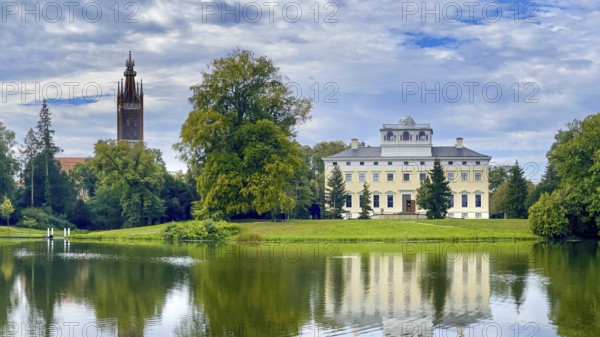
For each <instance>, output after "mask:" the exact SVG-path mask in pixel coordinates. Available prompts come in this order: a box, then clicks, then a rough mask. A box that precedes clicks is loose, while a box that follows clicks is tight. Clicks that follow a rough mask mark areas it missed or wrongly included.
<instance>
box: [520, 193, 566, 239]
mask: <svg viewBox="0 0 600 337" xmlns="http://www.w3.org/2000/svg"><path fill="white" fill-rule="evenodd" d="M529 226H530V227H531V231H532V232H533V234H536V235H540V236H543V237H547V238H550V239H561V238H564V237H566V236H567V235H569V234H570V232H571V230H570V228H569V220H568V219H567V209H566V208H565V206H564V200H563V198H562V197H561V195H560V192H559V191H555V192H554V193H552V194H548V193H544V194H542V196H541V197H540V199H539V200H538V201H537V202H536V203H535V204H533V206H531V207H530V208H529Z"/></svg>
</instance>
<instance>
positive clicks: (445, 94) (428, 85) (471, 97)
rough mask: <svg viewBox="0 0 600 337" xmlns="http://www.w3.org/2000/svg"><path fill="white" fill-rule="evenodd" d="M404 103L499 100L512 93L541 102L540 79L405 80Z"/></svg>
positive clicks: (513, 96) (519, 98) (521, 99)
mask: <svg viewBox="0 0 600 337" xmlns="http://www.w3.org/2000/svg"><path fill="white" fill-rule="evenodd" d="M401 86H402V103H411V102H412V103H418V102H420V103H442V102H443V103H466V102H468V103H475V102H485V103H498V102H500V101H501V100H502V98H503V97H505V98H506V97H510V98H511V100H512V102H514V103H539V98H538V96H537V95H538V94H539V92H540V86H539V84H537V83H536V82H513V83H510V84H509V85H502V84H500V83H498V82H476V81H466V82H461V83H459V82H445V83H442V82H420V83H419V82H402V83H401Z"/></svg>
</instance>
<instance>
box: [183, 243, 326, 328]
mask: <svg viewBox="0 0 600 337" xmlns="http://www.w3.org/2000/svg"><path fill="white" fill-rule="evenodd" d="M285 247H286V246H285V245H281V246H275V248H274V249H273V250H272V252H273V253H272V254H271V253H269V252H270V251H271V250H270V249H272V248H273V247H271V248H269V245H260V246H258V247H250V246H245V245H241V246H239V247H235V246H229V247H227V248H224V247H219V248H217V250H221V249H238V250H237V253H232V254H223V255H222V254H219V253H217V254H216V255H215V256H214V257H213V258H211V259H210V260H209V261H208V262H207V263H204V264H200V265H197V266H194V267H193V268H192V271H191V277H190V289H191V293H192V296H193V301H194V304H195V306H196V308H197V309H198V311H197V312H196V313H195V315H193V317H191V318H190V320H189V321H187V322H184V323H183V324H182V325H181V326H180V327H179V328H178V329H177V331H176V332H177V333H178V334H179V335H182V336H191V335H196V336H212V335H214V336H223V335H261V336H265V335H267V336H282V335H297V334H298V333H299V332H300V329H301V327H302V326H303V325H304V324H306V323H307V322H308V321H309V319H310V315H311V307H310V302H311V301H310V298H311V292H313V289H311V285H313V284H314V283H315V282H314V280H315V274H316V273H322V271H321V270H320V269H322V264H321V263H315V262H314V260H313V259H312V256H306V255H307V252H306V251H303V253H304V255H303V256H302V258H300V259H299V260H298V261H295V259H290V258H285V257H284V256H285V254H284V255H282V252H281V249H285ZM257 251H260V252H261V258H259V259H256V260H254V258H253V256H255V252H257ZM240 252H241V253H240ZM246 252H247V253H246ZM288 256H292V257H293V256H294V253H292V252H291V250H290V254H289V255H288ZM313 295H314V293H313Z"/></svg>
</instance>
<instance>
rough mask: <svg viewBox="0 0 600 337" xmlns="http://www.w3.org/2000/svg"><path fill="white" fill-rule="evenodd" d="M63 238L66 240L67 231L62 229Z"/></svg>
mask: <svg viewBox="0 0 600 337" xmlns="http://www.w3.org/2000/svg"><path fill="white" fill-rule="evenodd" d="M63 236H64V237H65V238H66V237H67V229H66V228H63Z"/></svg>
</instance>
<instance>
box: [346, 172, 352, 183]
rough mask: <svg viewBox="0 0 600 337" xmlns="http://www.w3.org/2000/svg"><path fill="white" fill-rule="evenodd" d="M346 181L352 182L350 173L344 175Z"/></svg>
mask: <svg viewBox="0 0 600 337" xmlns="http://www.w3.org/2000/svg"><path fill="white" fill-rule="evenodd" d="M346 181H347V182H350V181H352V173H346Z"/></svg>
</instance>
